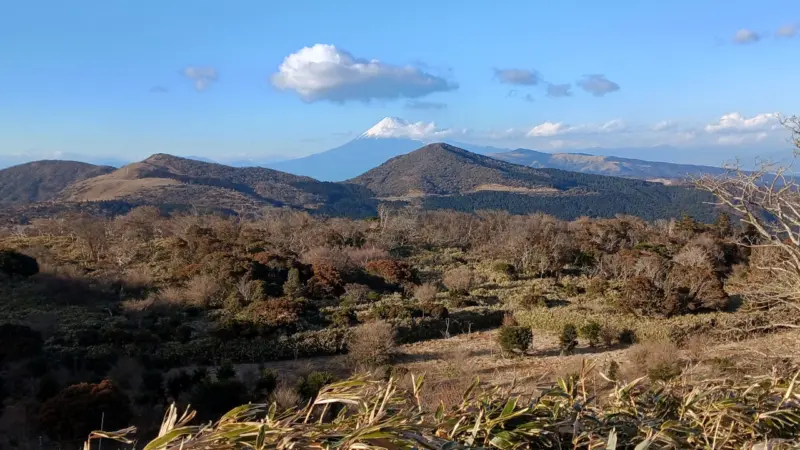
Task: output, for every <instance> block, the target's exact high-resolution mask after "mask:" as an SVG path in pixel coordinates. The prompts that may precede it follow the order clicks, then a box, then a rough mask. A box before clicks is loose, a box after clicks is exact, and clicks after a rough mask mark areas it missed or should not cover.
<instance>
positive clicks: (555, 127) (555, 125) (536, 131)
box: [525, 122, 571, 137]
mask: <svg viewBox="0 0 800 450" xmlns="http://www.w3.org/2000/svg"><path fill="white" fill-rule="evenodd" d="M570 130H571V127H570V126H569V125H564V124H563V123H562V122H544V123H541V124H539V125H536V126H535V127H533V128H531V129H530V131H528V133H526V134H525V136H528V137H537V136H538V137H542V136H556V135H558V134H565V133H568V132H569V131H570Z"/></svg>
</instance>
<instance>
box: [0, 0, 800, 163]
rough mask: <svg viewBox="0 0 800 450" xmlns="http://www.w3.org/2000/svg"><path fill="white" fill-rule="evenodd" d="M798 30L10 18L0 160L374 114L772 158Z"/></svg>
mask: <svg viewBox="0 0 800 450" xmlns="http://www.w3.org/2000/svg"><path fill="white" fill-rule="evenodd" d="M798 23H800V6H799V5H798V4H797V2H796V0H783V1H768V0H763V1H761V2H753V1H752V0H749V1H741V0H704V1H686V0H679V1H671V2H650V1H641V2H634V1H632V0H629V1H613V0H611V1H606V2H586V1H575V0H573V1H560V2H541V1H530V0H527V1H512V0H509V1H503V2H493V3H486V2H478V1H463V0H461V1H450V0H437V1H430V0H428V1H421V0H419V1H418V0H408V1H404V2H375V1H369V2H368V1H361V0H349V1H343V2H326V1H322V0H319V1H301V0H297V1H291V2H271V1H263V0H260V1H251V0H238V1H232V2H221V1H213V2H212V1H204V0H193V1H191V2H189V1H184V0H171V1H163V0H162V1H153V0H140V1H136V2H134V1H123V0H120V1H108V0H105V1H96V0H84V1H80V2H62V1H57V0H49V1H41V0H26V1H24V2H23V1H19V2H10V3H9V4H8V5H5V6H4V8H3V13H2V14H0V55H2V59H3V64H2V67H3V68H2V70H0V105H2V107H1V108H0V155H12V154H21V153H28V154H32V155H45V156H46V155H58V154H76V155H109V156H113V157H117V158H122V159H130V160H132V159H139V158H141V157H145V156H147V155H149V154H151V153H156V152H167V153H173V154H179V155H196V156H206V157H212V158H218V159H226V158H234V157H248V158H259V157H267V156H269V155H282V156H299V155H304V154H309V153H313V152H317V151H322V150H325V149H328V148H331V147H333V146H335V145H338V144H341V143H343V142H346V141H347V140H349V139H352V138H353V137H355V136H357V135H358V134H360V133H361V132H363V131H365V130H366V129H368V128H369V127H371V126H372V125H373V124H375V123H376V122H378V121H379V120H381V119H382V118H383V117H385V116H395V117H399V118H402V119H405V120H406V121H408V122H409V123H410V125H409V127H410V128H409V129H408V130H404V129H399V130H396V133H397V134H398V135H402V134H404V133H406V134H413V133H417V134H420V133H421V134H423V135H424V134H426V133H429V134H430V133H438V134H435V135H441V136H445V135H446V136H448V137H449V138H451V139H454V140H460V141H469V142H474V143H481V144H486V145H496V146H500V147H527V148H538V149H545V150H556V149H560V150H563V149H567V150H568V149H572V148H584V147H592V146H601V147H638V146H651V145H658V144H668V145H674V146H679V147H680V146H683V147H691V148H700V149H702V148H711V147H714V149H715V150H714V151H719V150H720V149H724V150H725V151H726V152H728V153H730V155H731V156H733V155H736V154H748V153H749V154H752V153H753V152H761V151H764V152H766V151H773V150H780V149H782V148H786V146H787V144H786V137H787V136H786V134H785V133H784V132H783V131H782V130H779V129H777V128H778V127H776V126H775V121H774V118H775V115H776V114H777V113H780V114H787V115H791V114H793V113H796V112H797V111H796V108H797V104H798V100H799V99H800V83H798V82H797V74H798V73H800V60H798V58H797V57H796V56H797V55H798V50H800V36H798V33H797V28H796V25H797V24H798ZM304 48H307V49H306V50H303V49H304ZM310 61H315V63H309V62H310ZM567 85H568V86H567ZM548 90H549V92H550V93H551V94H554V95H555V96H548ZM565 92H569V93H570V95H568V96H566V95H563V94H565ZM420 130H422V131H420ZM421 137H423V138H424V137H426V136H421ZM646 156H648V155H644V154H643V155H642V157H646ZM659 159H662V160H663V159H669V155H660V158H659Z"/></svg>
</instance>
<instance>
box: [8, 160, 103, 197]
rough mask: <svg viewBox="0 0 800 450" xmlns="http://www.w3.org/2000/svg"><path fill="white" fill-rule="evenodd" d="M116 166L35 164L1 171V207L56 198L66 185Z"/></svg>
mask: <svg viewBox="0 0 800 450" xmlns="http://www.w3.org/2000/svg"><path fill="white" fill-rule="evenodd" d="M113 170H114V168H113V167H109V166H95V165H93V164H86V163H82V162H77V161H53V160H43V161H35V162H30V163H25V164H20V165H17V166H12V167H9V168H7V169H3V170H0V204H2V205H12V204H16V205H19V204H27V203H33V202H42V201H48V200H52V199H54V198H56V197H57V196H58V195H59V194H60V193H61V191H63V190H64V188H66V187H67V186H69V185H71V184H73V183H75V182H78V181H82V180H85V179H88V178H94V177H96V176H99V175H103V174H107V173H109V172H111V171H113Z"/></svg>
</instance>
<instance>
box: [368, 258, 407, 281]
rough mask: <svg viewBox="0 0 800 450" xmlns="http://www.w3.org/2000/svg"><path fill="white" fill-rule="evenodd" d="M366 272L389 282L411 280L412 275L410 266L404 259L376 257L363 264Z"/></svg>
mask: <svg viewBox="0 0 800 450" xmlns="http://www.w3.org/2000/svg"><path fill="white" fill-rule="evenodd" d="M365 268H366V270H367V272H369V273H371V274H373V275H377V276H379V277H381V278H383V279H384V280H386V281H388V282H389V283H401V282H404V281H411V280H412V279H413V277H414V275H413V272H412V271H411V266H409V265H408V263H406V262H404V261H397V260H394V259H378V260H374V261H370V262H368V263H367V265H366V266H365Z"/></svg>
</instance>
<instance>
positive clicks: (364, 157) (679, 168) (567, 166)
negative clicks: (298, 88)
mask: <svg viewBox="0 0 800 450" xmlns="http://www.w3.org/2000/svg"><path fill="white" fill-rule="evenodd" d="M409 126H410V124H408V123H407V122H405V121H403V120H402V119H398V118H396V117H387V118H385V119H383V120H381V121H380V122H378V123H377V124H375V126H373V127H372V128H370V129H369V130H367V131H366V132H364V133H362V134H361V135H360V136H359V137H357V138H356V139H354V140H352V141H350V142H348V143H346V144H344V145H341V146H339V147H336V148H334V149H331V150H328V151H324V152H321V153H315V154H313V155H309V156H305V157H303V158H297V159H292V160H287V161H281V162H278V163H274V164H270V165H269V167H271V168H273V169H277V170H282V171H285V172H289V173H293V174H296V175H305V176H309V177H313V178H316V179H318V180H325V181H342V180H346V179H349V178H352V177H355V176H357V175H358V174H361V173H363V172H366V171H367V170H370V169H372V168H374V167H376V166H378V165H379V164H382V163H383V162H385V161H387V160H389V159H390V158H393V157H395V156H399V155H404V154H406V153H408V152H411V151H412V150H414V149H416V148H419V147H420V146H422V145H424V144H426V143H427V142H425V141H424V140H422V139H411V138H407V137H396V136H395V133H393V131H395V130H401V129H407V128H408V127H409ZM442 140H443V141H444V142H447V143H449V144H451V145H454V146H457V147H460V148H464V149H466V150H469V151H471V152H473V153H478V154H483V155H488V156H491V157H493V158H497V159H501V160H504V161H507V162H512V163H514V164H521V165H526V166H531V167H538V168H552V169H562V170H570V171H575V172H582V173H591V174H597V175H610V176H619V177H626V178H636V179H642V180H655V181H660V182H665V183H675V182H678V181H680V180H681V179H683V178H685V177H687V176H693V175H700V174H704V173H720V172H722V169H720V168H719V167H711V166H701V165H691V164H674V163H668V162H656V161H645V160H640V159H633V158H622V157H617V156H602V155H596V154H590V153H594V151H600V149H587V150H585V151H583V150H582V151H581V152H576V153H546V152H539V151H535V150H529V149H516V150H510V149H501V148H495V147H485V146H479V145H472V144H466V143H462V142H455V141H448V140H447V138H446V137H445V138H443V139H442ZM622 150H623V151H628V152H630V151H631V149H622ZM646 150H647V149H638V153H640V154H641V153H644V152H645V151H646ZM602 151H604V152H608V154H613V153H614V149H603V150H602ZM650 152H651V153H653V154H661V155H667V154H671V153H673V152H674V149H672V148H670V147H660V148H653V149H650Z"/></svg>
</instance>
